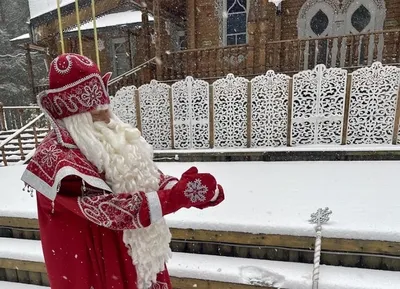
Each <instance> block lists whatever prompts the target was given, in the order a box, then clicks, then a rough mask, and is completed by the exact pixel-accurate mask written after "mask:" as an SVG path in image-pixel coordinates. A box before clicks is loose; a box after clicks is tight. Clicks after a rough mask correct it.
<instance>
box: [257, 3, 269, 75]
mask: <svg viewBox="0 0 400 289" xmlns="http://www.w3.org/2000/svg"><path fill="white" fill-rule="evenodd" d="M260 8H261V9H260V14H261V15H260V18H259V21H258V22H259V29H260V37H259V39H260V41H259V45H260V46H259V55H258V56H259V58H258V64H259V66H258V70H257V71H256V72H257V73H265V69H266V67H265V65H266V62H265V61H266V57H267V53H266V46H267V35H268V27H267V11H266V10H267V6H266V1H262V2H261V4H260Z"/></svg>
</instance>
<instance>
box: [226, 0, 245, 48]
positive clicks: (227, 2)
mask: <svg viewBox="0 0 400 289" xmlns="http://www.w3.org/2000/svg"><path fill="white" fill-rule="evenodd" d="M250 1H251V0H246V44H247V43H248V41H249V25H248V21H249V6H250ZM227 6H228V2H227V0H224V7H223V13H222V14H223V15H222V17H223V20H224V21H223V44H224V46H228V45H227V43H228V41H227V40H228V33H227V32H228V31H227V29H228V7H227ZM225 16H226V17H225ZM238 34H240V33H238ZM230 46H233V45H230Z"/></svg>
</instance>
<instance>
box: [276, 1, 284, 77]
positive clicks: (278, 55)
mask: <svg viewBox="0 0 400 289" xmlns="http://www.w3.org/2000/svg"><path fill="white" fill-rule="evenodd" d="M280 5H282V3H281V4H280ZM281 38H282V13H281V12H278V7H276V13H275V30H274V41H280V40H281ZM275 48H278V49H277V51H276V54H274V55H275V57H276V64H275V67H276V68H277V69H278V70H280V68H281V65H282V63H281V51H282V44H279V45H276V46H275ZM282 68H283V69H284V68H285V67H282Z"/></svg>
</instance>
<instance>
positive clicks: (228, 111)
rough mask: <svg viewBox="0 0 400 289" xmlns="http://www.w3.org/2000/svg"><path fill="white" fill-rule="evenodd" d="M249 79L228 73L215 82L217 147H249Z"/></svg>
mask: <svg viewBox="0 0 400 289" xmlns="http://www.w3.org/2000/svg"><path fill="white" fill-rule="evenodd" d="M248 82H249V81H248V80H247V79H245V78H243V77H235V76H234V75H233V74H228V76H227V77H226V78H223V79H219V80H217V81H215V82H214V84H213V86H214V114H215V116H214V131H215V142H214V143H215V147H216V148H227V147H232V148H245V147H247V85H248Z"/></svg>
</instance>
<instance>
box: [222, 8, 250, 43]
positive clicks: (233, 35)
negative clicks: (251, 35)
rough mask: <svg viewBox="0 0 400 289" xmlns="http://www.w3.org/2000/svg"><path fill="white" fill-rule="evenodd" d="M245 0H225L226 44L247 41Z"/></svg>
mask: <svg viewBox="0 0 400 289" xmlns="http://www.w3.org/2000/svg"><path fill="white" fill-rule="evenodd" d="M247 10H248V3H247V0H226V14H227V15H226V25H225V35H226V36H225V41H226V45H240V44H246V43H247Z"/></svg>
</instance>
